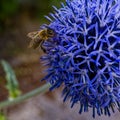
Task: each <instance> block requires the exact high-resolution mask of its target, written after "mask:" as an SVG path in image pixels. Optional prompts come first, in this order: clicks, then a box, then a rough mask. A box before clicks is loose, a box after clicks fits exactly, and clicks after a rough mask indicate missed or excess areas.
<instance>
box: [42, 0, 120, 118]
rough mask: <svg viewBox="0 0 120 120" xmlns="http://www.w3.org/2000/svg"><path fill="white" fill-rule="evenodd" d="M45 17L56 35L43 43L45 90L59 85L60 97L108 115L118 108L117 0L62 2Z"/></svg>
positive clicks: (119, 24)
mask: <svg viewBox="0 0 120 120" xmlns="http://www.w3.org/2000/svg"><path fill="white" fill-rule="evenodd" d="M61 5H62V6H61V8H60V9H57V8H56V7H54V9H55V12H54V13H51V14H50V16H51V17H48V16H47V19H48V20H50V24H49V25H48V27H50V28H51V29H53V30H54V31H55V33H56V35H55V37H53V38H51V39H49V40H48V41H46V42H44V44H43V45H44V47H45V49H46V55H44V56H42V58H41V59H42V60H43V61H44V65H45V66H48V69H47V70H46V72H47V75H46V76H45V78H44V80H46V81H48V82H49V83H51V85H52V87H51V88H50V90H53V89H55V88H58V87H60V86H61V85H63V86H64V89H63V95H64V101H66V100H67V99H70V102H71V107H73V106H74V104H76V103H79V104H80V110H79V113H82V112H87V111H88V110H89V108H92V109H93V117H95V114H96V113H97V114H98V115H102V114H105V115H108V116H110V114H111V111H113V112H114V109H115V107H117V109H120V12H119V11H120V0H66V4H65V5H64V4H63V3H62V4H61Z"/></svg>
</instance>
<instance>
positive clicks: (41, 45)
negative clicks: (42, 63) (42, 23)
mask: <svg viewBox="0 0 120 120" xmlns="http://www.w3.org/2000/svg"><path fill="white" fill-rule="evenodd" d="M43 43H44V41H42V42H41V44H40V47H41V49H42V50H43V52H44V53H46V50H45V48H44V47H43Z"/></svg>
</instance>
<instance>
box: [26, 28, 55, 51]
mask: <svg viewBox="0 0 120 120" xmlns="http://www.w3.org/2000/svg"><path fill="white" fill-rule="evenodd" d="M27 36H28V37H29V38H31V39H32V40H31V41H30V43H29V46H28V47H29V48H33V49H36V48H38V47H39V46H40V47H41V49H42V50H43V51H44V52H45V48H44V47H43V43H44V41H46V40H48V39H50V38H52V37H54V36H55V32H54V30H53V29H51V28H45V29H41V30H39V31H35V32H30V33H28V35H27Z"/></svg>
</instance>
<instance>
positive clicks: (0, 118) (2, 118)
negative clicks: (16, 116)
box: [0, 112, 7, 120]
mask: <svg viewBox="0 0 120 120" xmlns="http://www.w3.org/2000/svg"><path fill="white" fill-rule="evenodd" d="M0 120H7V118H6V116H5V115H4V113H2V112H0Z"/></svg>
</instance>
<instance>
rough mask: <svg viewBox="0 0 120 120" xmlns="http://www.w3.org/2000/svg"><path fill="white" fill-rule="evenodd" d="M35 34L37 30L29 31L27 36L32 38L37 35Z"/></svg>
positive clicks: (37, 32)
mask: <svg viewBox="0 0 120 120" xmlns="http://www.w3.org/2000/svg"><path fill="white" fill-rule="evenodd" d="M37 34H39V31H35V32H30V33H28V34H27V36H28V37H29V38H31V39H34V38H35V36H37Z"/></svg>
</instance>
